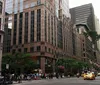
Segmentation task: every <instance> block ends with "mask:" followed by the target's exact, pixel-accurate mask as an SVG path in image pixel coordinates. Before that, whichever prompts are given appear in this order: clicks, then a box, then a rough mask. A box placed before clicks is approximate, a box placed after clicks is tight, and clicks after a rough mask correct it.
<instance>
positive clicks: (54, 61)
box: [53, 59, 56, 72]
mask: <svg viewBox="0 0 100 85" xmlns="http://www.w3.org/2000/svg"><path fill="white" fill-rule="evenodd" d="M55 63H56V60H55V59H53V72H55V68H56V67H55Z"/></svg>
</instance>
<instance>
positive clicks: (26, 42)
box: [4, 0, 73, 72]
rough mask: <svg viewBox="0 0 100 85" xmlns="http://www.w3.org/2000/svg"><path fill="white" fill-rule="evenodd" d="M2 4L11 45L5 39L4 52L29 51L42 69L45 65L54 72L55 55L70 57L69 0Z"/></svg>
mask: <svg viewBox="0 0 100 85" xmlns="http://www.w3.org/2000/svg"><path fill="white" fill-rule="evenodd" d="M5 4H6V7H5V14H6V16H5V24H6V28H9V30H10V29H11V30H10V31H9V32H8V34H9V36H11V37H9V38H6V42H7V43H10V44H8V45H6V44H7V43H6V42H5V45H6V46H7V47H6V48H5V49H4V50H5V51H4V53H15V52H23V53H30V54H31V56H32V57H33V60H34V61H36V62H37V64H38V65H39V68H41V69H42V71H43V72H47V68H48V66H49V67H50V68H51V70H53V71H54V69H53V68H54V66H55V60H56V59H57V58H59V57H71V56H72V49H73V48H72V26H71V23H70V22H71V20H70V14H69V2H68V0H6V2H5ZM7 31H8V30H7ZM10 33H11V35H10ZM8 34H7V35H8ZM5 37H8V36H5ZM7 39H8V40H7ZM10 39H11V42H10ZM7 48H8V50H7ZM9 49H10V50H9Z"/></svg>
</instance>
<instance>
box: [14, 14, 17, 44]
mask: <svg viewBox="0 0 100 85" xmlns="http://www.w3.org/2000/svg"><path fill="white" fill-rule="evenodd" d="M13 29H14V31H13V45H15V44H16V33H17V14H14V28H13Z"/></svg>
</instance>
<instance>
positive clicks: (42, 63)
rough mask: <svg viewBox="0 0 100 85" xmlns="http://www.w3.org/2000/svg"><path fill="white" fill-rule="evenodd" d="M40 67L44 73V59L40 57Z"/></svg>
mask: <svg viewBox="0 0 100 85" xmlns="http://www.w3.org/2000/svg"><path fill="white" fill-rule="evenodd" d="M40 66H41V70H42V72H43V73H45V58H44V57H41V63H40Z"/></svg>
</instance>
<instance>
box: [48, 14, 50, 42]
mask: <svg viewBox="0 0 100 85" xmlns="http://www.w3.org/2000/svg"><path fill="white" fill-rule="evenodd" d="M48 42H50V14H48Z"/></svg>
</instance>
